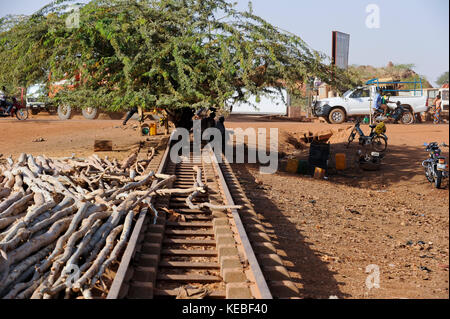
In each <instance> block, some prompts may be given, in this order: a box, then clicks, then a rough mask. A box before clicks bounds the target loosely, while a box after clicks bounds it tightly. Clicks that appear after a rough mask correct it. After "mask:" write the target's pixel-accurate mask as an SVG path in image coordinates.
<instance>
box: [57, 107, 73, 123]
mask: <svg viewBox="0 0 450 319" xmlns="http://www.w3.org/2000/svg"><path fill="white" fill-rule="evenodd" d="M71 115H72V107H71V106H70V105H68V104H64V105H59V106H58V117H59V118H60V119H61V120H63V121H64V120H68V119H70V117H71Z"/></svg>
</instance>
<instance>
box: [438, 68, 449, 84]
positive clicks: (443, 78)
mask: <svg viewBox="0 0 450 319" xmlns="http://www.w3.org/2000/svg"><path fill="white" fill-rule="evenodd" d="M436 83H437V84H439V85H441V86H442V85H444V84H446V83H448V71H447V72H444V73H443V74H441V76H440V77H439V78H438V79H437V80H436Z"/></svg>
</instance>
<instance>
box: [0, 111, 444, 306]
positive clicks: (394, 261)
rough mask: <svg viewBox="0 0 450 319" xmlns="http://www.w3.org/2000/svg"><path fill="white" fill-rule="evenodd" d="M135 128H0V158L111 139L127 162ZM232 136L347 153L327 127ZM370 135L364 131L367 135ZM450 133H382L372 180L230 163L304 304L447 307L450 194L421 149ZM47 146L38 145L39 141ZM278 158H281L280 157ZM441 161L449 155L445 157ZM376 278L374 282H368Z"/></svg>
mask: <svg viewBox="0 0 450 319" xmlns="http://www.w3.org/2000/svg"><path fill="white" fill-rule="evenodd" d="M135 124H136V122H134V121H132V122H130V123H129V124H128V126H127V127H126V128H123V127H122V125H121V121H120V120H95V121H88V120H84V119H83V118H82V117H78V116H76V117H75V118H74V119H72V120H70V121H59V120H57V117H55V116H46V115H38V116H32V117H31V118H30V119H29V120H27V121H24V122H19V121H17V120H16V119H0V154H3V157H6V156H9V155H12V156H14V157H16V156H18V155H19V154H20V153H22V152H27V153H31V154H34V155H37V154H45V155H47V156H70V155H72V154H73V153H75V154H76V155H77V156H85V155H91V154H92V153H93V145H94V141H95V140H96V139H109V140H113V148H114V152H108V153H99V155H100V156H104V155H108V156H111V157H116V158H119V159H121V158H124V157H125V156H126V154H128V152H129V150H130V149H131V148H132V147H133V146H135V145H137V144H138V143H139V141H140V140H141V139H142V138H141V137H139V135H138V132H137V131H136V130H135V129H133V126H134V125H135ZM226 124H227V127H228V128H230V129H233V128H238V127H239V128H243V129H245V128H248V127H262V128H270V127H273V128H278V129H279V136H280V150H279V152H280V157H282V156H286V155H290V154H294V155H296V156H297V157H302V156H305V154H307V150H303V151H301V150H298V149H296V148H295V147H293V146H292V145H291V144H289V143H288V140H287V138H288V137H289V136H294V137H295V138H298V137H299V136H301V133H302V132H307V131H308V130H311V131H315V132H317V131H321V130H329V129H332V130H334V131H335V132H336V135H337V136H335V137H334V139H332V142H333V143H332V152H341V151H344V152H346V153H348V157H349V159H350V158H351V156H352V154H354V153H355V152H356V144H357V143H356V142H354V143H353V145H352V146H351V148H350V149H349V150H346V149H345V145H344V143H343V142H344V140H346V139H347V136H346V135H347V133H348V128H349V126H351V124H349V123H347V124H343V125H329V124H323V123H317V124H314V123H299V122H290V121H276V122H275V121H266V120H264V119H261V118H253V117H233V118H232V119H230V120H229V121H228V122H227V123H226ZM363 130H364V131H365V132H367V130H368V127H367V126H365V127H363ZM448 130H449V126H448V125H437V126H435V125H432V124H417V125H411V126H403V125H388V126H387V135H388V137H389V148H388V153H387V156H386V158H385V159H384V160H383V167H382V169H381V171H378V172H364V171H359V170H356V169H354V168H349V169H348V170H346V171H344V172H342V173H339V174H330V175H329V176H328V180H315V179H312V178H310V177H306V176H300V175H294V174H288V173H283V172H278V173H277V174H273V175H261V174H259V166H258V165H256V164H233V168H234V170H235V172H236V174H237V175H238V177H239V179H240V181H241V183H242V185H243V187H244V188H245V190H246V191H247V193H248V196H249V198H250V199H251V200H252V202H253V203H254V205H255V208H256V211H258V212H259V213H260V214H262V215H263V216H264V217H265V219H266V221H267V222H268V224H270V225H271V227H272V228H273V230H274V231H275V234H276V237H277V246H278V248H279V249H280V253H283V252H284V255H285V257H284V258H285V260H286V262H287V266H288V269H289V270H290V272H291V275H292V277H293V278H294V280H295V281H296V283H297V285H298V287H299V289H300V291H301V297H303V298H329V297H330V296H337V297H338V298H449V211H448V208H449V192H448V187H447V188H446V189H442V190H436V189H434V188H433V187H432V185H430V184H429V183H428V182H427V181H426V179H425V176H424V174H423V170H422V167H421V165H420V163H421V161H422V160H424V159H425V158H426V157H427V153H426V152H425V151H424V147H423V143H424V142H432V141H437V142H446V143H447V144H449V131H448ZM40 138H42V139H43V141H41V142H35V141H36V140H40ZM283 153H284V154H283ZM445 155H446V156H448V150H446V152H445ZM368 265H377V266H378V269H379V271H380V283H379V285H380V287H379V288H373V289H370V290H369V289H368V288H367V287H366V279H367V276H368V275H369V274H368V273H366V267H367V266H368ZM372 274H373V273H372Z"/></svg>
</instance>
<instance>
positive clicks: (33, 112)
mask: <svg viewBox="0 0 450 319" xmlns="http://www.w3.org/2000/svg"><path fill="white" fill-rule="evenodd" d="M31 114H32V115H38V114H39V110H38V109H35V108H34V107H33V108H31Z"/></svg>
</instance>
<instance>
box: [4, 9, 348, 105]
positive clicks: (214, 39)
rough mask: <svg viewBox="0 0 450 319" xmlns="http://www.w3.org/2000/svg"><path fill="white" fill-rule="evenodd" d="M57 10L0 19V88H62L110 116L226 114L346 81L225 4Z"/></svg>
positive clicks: (293, 42) (305, 49)
mask: <svg viewBox="0 0 450 319" xmlns="http://www.w3.org/2000/svg"><path fill="white" fill-rule="evenodd" d="M71 4H73V1H68V0H57V1H53V2H52V3H51V4H50V5H48V6H46V7H44V8H42V9H41V10H39V11H38V12H36V13H35V14H33V15H31V16H28V17H23V16H22V17H19V18H17V17H5V18H3V19H0V61H2V62H1V64H0V83H2V84H3V83H4V84H5V85H10V86H11V87H12V86H27V85H31V84H34V83H36V82H48V81H47V79H48V76H49V74H51V79H52V81H58V80H61V79H71V78H73V76H74V75H75V74H77V73H78V72H81V80H80V81H79V83H78V84H79V87H78V88H77V89H75V90H63V91H61V92H59V94H58V95H57V97H56V99H58V100H67V101H70V102H71V103H72V105H74V106H78V107H85V106H92V107H101V108H105V109H109V110H120V109H128V108H130V107H133V106H144V107H146V108H153V107H160V108H165V109H168V110H174V109H179V108H183V107H190V108H195V109H197V108H200V107H211V106H215V107H217V108H223V107H225V105H226V103H227V101H229V100H230V99H238V100H241V99H245V98H247V97H248V95H249V94H255V95H257V96H260V95H262V94H264V93H267V88H268V87H271V88H275V89H278V90H281V89H282V88H287V89H289V90H290V92H291V93H294V94H296V93H299V92H300V84H302V83H305V82H306V81H308V80H309V79H311V78H313V77H319V78H321V79H322V81H324V82H327V83H329V84H331V85H332V86H334V87H335V88H337V89H338V90H345V89H346V88H348V87H350V86H353V85H354V83H353V82H352V80H351V78H350V77H349V76H348V74H347V73H346V72H345V71H342V70H338V69H335V68H333V67H332V66H330V65H328V64H327V63H326V62H327V57H326V56H325V55H323V54H321V53H319V52H317V51H315V50H313V49H311V48H310V47H309V46H308V45H307V44H306V43H305V42H304V41H303V40H302V39H301V38H300V37H298V36H296V35H292V34H288V33H286V32H283V31H280V30H279V29H278V28H276V27H275V26H273V25H271V24H270V23H268V22H267V21H265V20H263V19H261V18H260V17H258V16H256V15H254V14H253V13H252V11H251V9H249V10H248V12H239V11H237V9H236V8H235V6H234V5H233V4H230V3H229V2H227V1H226V0H93V1H90V2H88V3H87V4H86V3H85V4H79V5H78V8H79V9H77V13H78V12H79V25H78V26H77V27H75V28H68V27H67V26H66V20H67V19H69V18H70V15H71V14H73V12H72V11H71V10H70V7H69V5H71Z"/></svg>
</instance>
